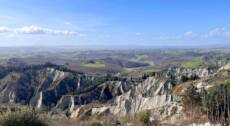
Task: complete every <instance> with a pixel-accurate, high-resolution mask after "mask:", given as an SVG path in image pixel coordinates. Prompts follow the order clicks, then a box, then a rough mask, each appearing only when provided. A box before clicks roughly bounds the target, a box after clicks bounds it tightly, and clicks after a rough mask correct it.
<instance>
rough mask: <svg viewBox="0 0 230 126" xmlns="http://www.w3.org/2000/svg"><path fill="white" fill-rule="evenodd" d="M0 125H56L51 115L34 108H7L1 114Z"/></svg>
mask: <svg viewBox="0 0 230 126" xmlns="http://www.w3.org/2000/svg"><path fill="white" fill-rule="evenodd" d="M0 126H54V125H53V123H52V120H51V119H50V118H49V116H47V115H45V114H40V113H39V112H38V111H36V110H34V109H32V108H24V107H23V108H20V109H18V110H7V111H6V112H3V113H2V114H1V116H0Z"/></svg>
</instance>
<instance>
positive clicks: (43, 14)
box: [0, 0, 230, 46]
mask: <svg viewBox="0 0 230 126" xmlns="http://www.w3.org/2000/svg"><path fill="white" fill-rule="evenodd" d="M229 14H230V1H229V0H0V46H62V45H65V46H78V45H91V46H92V45H105V46H106V45H110V46H111V45H126V46H128V45H135V46H137V45H142V46H190V45H192V46H193V45H226V44H230V41H229V40H230V15H229Z"/></svg>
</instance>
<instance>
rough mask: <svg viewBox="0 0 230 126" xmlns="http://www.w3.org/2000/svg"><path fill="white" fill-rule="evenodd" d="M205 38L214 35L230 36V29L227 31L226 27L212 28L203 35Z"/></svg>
mask: <svg viewBox="0 0 230 126" xmlns="http://www.w3.org/2000/svg"><path fill="white" fill-rule="evenodd" d="M203 37H205V38H213V37H225V38H228V37H230V31H227V30H226V28H215V29H212V30H210V31H209V32H208V33H205V34H204V35H203Z"/></svg>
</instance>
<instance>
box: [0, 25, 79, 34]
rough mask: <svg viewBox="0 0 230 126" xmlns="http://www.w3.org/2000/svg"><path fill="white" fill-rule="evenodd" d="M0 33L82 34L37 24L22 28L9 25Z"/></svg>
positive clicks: (1, 29)
mask: <svg viewBox="0 0 230 126" xmlns="http://www.w3.org/2000/svg"><path fill="white" fill-rule="evenodd" d="M0 33H16V34H37V35H44V34H51V35H81V34H80V33H78V32H74V31H68V30H58V29H51V28H45V27H39V26H35V25H31V26H24V27H20V28H9V27H0Z"/></svg>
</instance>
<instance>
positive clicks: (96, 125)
mask: <svg viewBox="0 0 230 126" xmlns="http://www.w3.org/2000/svg"><path fill="white" fill-rule="evenodd" d="M90 126H103V125H102V124H101V123H100V122H93V123H92V124H91V125H90Z"/></svg>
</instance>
